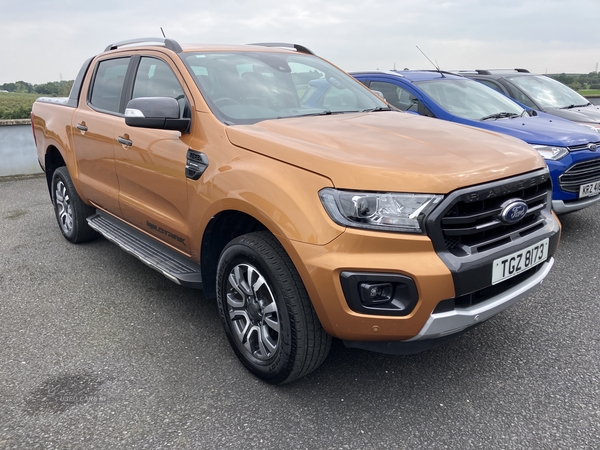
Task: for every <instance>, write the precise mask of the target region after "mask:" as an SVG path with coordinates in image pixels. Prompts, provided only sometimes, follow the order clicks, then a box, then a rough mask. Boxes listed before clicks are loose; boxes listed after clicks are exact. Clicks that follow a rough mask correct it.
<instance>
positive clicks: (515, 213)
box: [500, 200, 529, 225]
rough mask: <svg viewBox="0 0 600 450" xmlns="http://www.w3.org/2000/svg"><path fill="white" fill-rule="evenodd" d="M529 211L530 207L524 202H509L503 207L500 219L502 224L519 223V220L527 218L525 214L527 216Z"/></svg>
mask: <svg viewBox="0 0 600 450" xmlns="http://www.w3.org/2000/svg"><path fill="white" fill-rule="evenodd" d="M528 210H529V207H528V206H527V203H525V202H524V201H522V200H509V201H508V202H507V203H505V204H504V205H503V208H502V213H501V214H500V218H501V220H502V222H504V223H506V224H509V225H511V224H513V223H517V222H518V221H519V220H521V219H522V218H523V217H525V214H527V211H528Z"/></svg>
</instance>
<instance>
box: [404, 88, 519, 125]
mask: <svg viewBox="0 0 600 450" xmlns="http://www.w3.org/2000/svg"><path fill="white" fill-rule="evenodd" d="M415 84H417V85H419V87H420V88H421V89H422V90H423V91H425V93H426V94H427V95H428V96H429V97H431V98H432V100H434V101H435V102H436V103H437V104H438V105H439V106H441V107H442V108H444V109H445V110H446V111H448V112H449V113H450V114H452V115H455V116H458V117H462V118H463V119H469V120H485V119H488V118H493V119H500V118H504V117H516V116H520V115H522V114H523V113H524V112H525V110H524V109H523V108H521V107H520V106H519V105H518V104H517V103H515V102H513V101H512V100H510V99H509V98H508V97H505V96H504V95H502V94H500V93H499V92H496V91H495V90H493V89H491V88H489V87H487V86H485V85H483V84H481V83H478V82H477V81H473V80H469V79H450V78H439V79H437V80H430V81H420V82H417V83H415Z"/></svg>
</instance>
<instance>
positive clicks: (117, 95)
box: [90, 58, 129, 113]
mask: <svg viewBox="0 0 600 450" xmlns="http://www.w3.org/2000/svg"><path fill="white" fill-rule="evenodd" d="M128 66H129V58H117V59H108V60H105V61H100V63H99V64H98V68H97V69H96V75H95V77H94V85H93V87H92V96H91V98H90V103H91V104H92V105H93V106H95V107H96V108H99V109H103V110H105V111H110V112H115V113H118V112H119V105H120V102H121V92H122V91H123V83H124V82H125V74H126V73H127V67H128Z"/></svg>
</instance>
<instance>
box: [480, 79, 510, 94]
mask: <svg viewBox="0 0 600 450" xmlns="http://www.w3.org/2000/svg"><path fill="white" fill-rule="evenodd" d="M477 81H479V82H480V83H481V84H485V85H486V86H487V87H491V88H492V89H493V90H495V91H498V92H500V93H501V94H506V93H505V92H504V90H503V89H502V88H501V87H500V85H499V84H498V83H495V82H493V81H490V80H479V79H478V80H477Z"/></svg>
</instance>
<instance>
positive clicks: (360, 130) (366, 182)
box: [226, 111, 544, 194]
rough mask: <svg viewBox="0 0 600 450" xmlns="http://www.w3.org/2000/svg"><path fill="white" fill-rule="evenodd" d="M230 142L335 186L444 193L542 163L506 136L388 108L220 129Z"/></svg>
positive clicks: (509, 174) (520, 143) (519, 143)
mask: <svg viewBox="0 0 600 450" xmlns="http://www.w3.org/2000/svg"><path fill="white" fill-rule="evenodd" d="M226 132H227V136H228V137H229V140H230V141H231V143H232V144H233V145H236V146H238V147H242V148H245V149H247V150H250V151H253V152H257V153H260V154H263V155H265V156H268V157H271V158H274V159H278V160H280V161H283V162H286V163H288V164H293V165H295V166H298V167H300V168H303V169H306V170H310V171H312V172H315V173H318V174H321V175H323V176H325V177H328V178H329V179H330V180H331V181H332V183H333V184H334V185H335V186H336V187H337V188H342V189H358V190H370V191H394V192H428V193H437V194H445V193H448V192H450V191H452V190H454V189H457V188H460V187H465V186H470V185H475V184H479V183H484V182H488V181H492V180H498V179H501V178H505V177H510V176H513V175H517V174H521V173H525V172H528V171H532V170H535V169H539V168H542V167H544V161H543V159H542V158H541V157H540V155H539V154H538V153H537V152H536V151H535V150H533V149H532V148H531V147H530V146H529V145H527V144H524V143H523V142H521V141H519V140H517V139H513V138H511V137H509V136H503V135H499V134H496V133H493V132H488V131H484V130H478V129H475V128H472V127H467V126H462V125H457V124H453V123H450V122H445V121H441V120H437V119H431V118H428V117H420V116H415V115H413V114H405V113H400V112H393V111H389V112H386V111H381V112H372V113H354V114H338V115H329V116H313V117H301V118H290V119H279V120H267V121H263V122H259V123H257V124H254V125H235V126H230V127H227V128H226Z"/></svg>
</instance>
